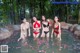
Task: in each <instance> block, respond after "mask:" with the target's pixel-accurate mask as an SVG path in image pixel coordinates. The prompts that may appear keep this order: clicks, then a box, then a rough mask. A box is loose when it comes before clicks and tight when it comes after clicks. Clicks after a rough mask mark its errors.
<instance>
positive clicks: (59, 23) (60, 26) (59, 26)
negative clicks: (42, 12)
mask: <svg viewBox="0 0 80 53" xmlns="http://www.w3.org/2000/svg"><path fill="white" fill-rule="evenodd" d="M59 33H60V34H61V24H60V23H59Z"/></svg>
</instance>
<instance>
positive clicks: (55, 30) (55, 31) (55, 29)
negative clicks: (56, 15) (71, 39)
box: [54, 26, 59, 34]
mask: <svg viewBox="0 0 80 53" xmlns="http://www.w3.org/2000/svg"><path fill="white" fill-rule="evenodd" d="M58 30H59V26H57V27H55V28H54V33H56V34H59V31H58Z"/></svg>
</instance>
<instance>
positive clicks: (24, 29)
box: [18, 18, 30, 41]
mask: <svg viewBox="0 0 80 53" xmlns="http://www.w3.org/2000/svg"><path fill="white" fill-rule="evenodd" d="M22 21H23V22H22V23H21V25H20V28H21V33H20V38H19V39H18V41H20V40H23V41H25V39H26V38H27V37H28V36H30V25H29V22H27V21H26V18H24V19H23V20H22ZM27 32H28V33H27Z"/></svg>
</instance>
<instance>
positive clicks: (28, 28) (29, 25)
mask: <svg viewBox="0 0 80 53" xmlns="http://www.w3.org/2000/svg"><path fill="white" fill-rule="evenodd" d="M28 32H29V36H30V35H31V34H30V24H29V28H28Z"/></svg>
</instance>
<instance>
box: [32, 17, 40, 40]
mask: <svg viewBox="0 0 80 53" xmlns="http://www.w3.org/2000/svg"><path fill="white" fill-rule="evenodd" d="M33 21H34V22H33V37H34V39H36V38H38V37H39V35H40V29H41V23H40V21H38V20H37V18H36V17H33Z"/></svg>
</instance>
